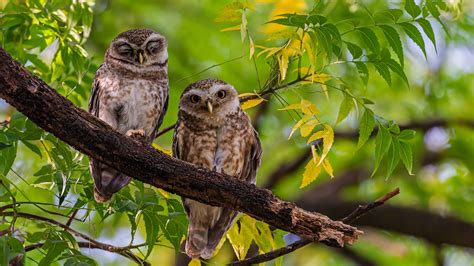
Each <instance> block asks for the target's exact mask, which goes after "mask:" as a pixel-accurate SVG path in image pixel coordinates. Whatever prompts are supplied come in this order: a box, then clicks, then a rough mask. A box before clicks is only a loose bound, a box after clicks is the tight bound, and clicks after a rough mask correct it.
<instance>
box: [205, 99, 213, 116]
mask: <svg viewBox="0 0 474 266" xmlns="http://www.w3.org/2000/svg"><path fill="white" fill-rule="evenodd" d="M206 105H207V110H208V111H209V113H210V114H212V103H211V102H210V101H207V102H206Z"/></svg>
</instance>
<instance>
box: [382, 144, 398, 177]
mask: <svg viewBox="0 0 474 266" xmlns="http://www.w3.org/2000/svg"><path fill="white" fill-rule="evenodd" d="M399 161H400V142H398V140H397V139H396V138H392V146H391V147H390V150H389V151H388V166H387V175H386V177H385V178H389V177H390V176H391V175H392V173H393V171H394V170H395V167H397V165H398V162H399Z"/></svg>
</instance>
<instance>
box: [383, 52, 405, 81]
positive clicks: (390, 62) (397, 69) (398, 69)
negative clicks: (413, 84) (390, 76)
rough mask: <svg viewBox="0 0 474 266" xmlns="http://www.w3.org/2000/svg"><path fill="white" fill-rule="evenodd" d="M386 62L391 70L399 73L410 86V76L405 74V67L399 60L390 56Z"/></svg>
mask: <svg viewBox="0 0 474 266" xmlns="http://www.w3.org/2000/svg"><path fill="white" fill-rule="evenodd" d="M385 64H386V65H387V66H388V67H389V68H390V70H392V72H394V73H397V75H398V76H400V77H401V78H402V79H403V81H405V83H406V84H407V86H410V84H409V83H408V78H407V76H406V75H405V71H403V67H402V66H401V65H399V64H398V63H397V61H395V60H393V59H391V58H390V59H388V60H387V61H385Z"/></svg>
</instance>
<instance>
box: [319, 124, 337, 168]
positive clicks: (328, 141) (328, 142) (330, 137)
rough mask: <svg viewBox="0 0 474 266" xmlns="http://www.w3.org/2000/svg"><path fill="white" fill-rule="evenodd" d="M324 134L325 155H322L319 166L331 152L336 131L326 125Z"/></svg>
mask: <svg viewBox="0 0 474 266" xmlns="http://www.w3.org/2000/svg"><path fill="white" fill-rule="evenodd" d="M324 132H325V134H324V137H323V153H322V154H321V159H319V162H318V165H319V164H321V162H322V161H323V160H324V159H325V158H326V156H327V155H328V153H329V150H331V147H332V144H333V143H334V131H333V130H332V127H330V126H328V125H325V126H324Z"/></svg>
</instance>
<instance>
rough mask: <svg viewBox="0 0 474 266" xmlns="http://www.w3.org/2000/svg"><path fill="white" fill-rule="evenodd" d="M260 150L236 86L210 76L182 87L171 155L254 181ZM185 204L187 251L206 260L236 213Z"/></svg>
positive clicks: (191, 201) (194, 256) (257, 139)
mask: <svg viewBox="0 0 474 266" xmlns="http://www.w3.org/2000/svg"><path fill="white" fill-rule="evenodd" d="M261 154H262V149H261V145H260V140H259V137H258V134H257V132H256V131H255V130H254V128H253V127H252V124H251V123H250V119H249V117H248V116H247V114H246V113H245V112H244V111H243V110H242V108H241V107H240V102H239V97H238V94H237V91H236V90H235V89H234V87H232V86H231V85H229V84H227V83H226V82H224V81H221V80H213V79H208V80H202V81H198V82H195V83H193V84H191V85H189V86H188V87H187V88H186V89H185V90H184V92H183V94H182V95H181V98H180V103H179V111H178V122H177V124H176V128H175V132H174V137H173V156H174V157H176V158H179V159H181V160H184V161H187V162H190V163H192V164H194V165H197V166H200V167H205V168H208V169H211V170H214V171H217V172H220V173H225V174H227V175H230V176H233V177H235V178H238V179H241V180H243V181H245V182H248V183H252V184H255V178H256V175H257V169H258V168H259V166H260V158H261ZM183 204H184V207H185V210H186V213H187V215H188V218H189V227H188V237H187V239H186V245H185V249H186V254H187V255H188V256H189V257H191V258H198V257H201V258H204V259H208V258H210V257H212V255H213V253H214V250H215V249H216V246H217V245H218V244H219V241H220V240H221V238H222V236H223V235H224V234H225V233H226V232H227V230H229V228H230V227H231V226H232V224H233V222H234V220H235V218H236V216H237V214H238V213H237V212H236V211H234V210H231V209H228V208H222V207H214V206H209V205H206V204H203V203H200V202H198V201H195V200H191V199H186V198H183Z"/></svg>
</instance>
